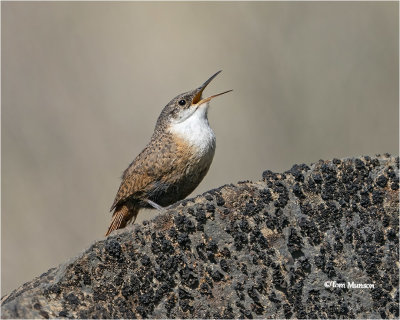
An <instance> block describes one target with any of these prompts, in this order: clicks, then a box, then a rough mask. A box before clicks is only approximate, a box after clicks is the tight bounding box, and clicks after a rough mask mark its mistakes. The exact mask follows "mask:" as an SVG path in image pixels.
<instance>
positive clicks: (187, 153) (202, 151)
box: [106, 72, 219, 235]
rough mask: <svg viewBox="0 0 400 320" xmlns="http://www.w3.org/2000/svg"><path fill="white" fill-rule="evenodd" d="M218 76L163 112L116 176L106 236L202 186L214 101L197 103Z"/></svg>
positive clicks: (209, 156)
mask: <svg viewBox="0 0 400 320" xmlns="http://www.w3.org/2000/svg"><path fill="white" fill-rule="evenodd" d="M218 73H219V72H218ZM218 73H216V74H215V75H213V76H212V77H211V78H210V79H208V80H207V81H206V82H205V83H204V84H203V85H202V86H200V87H199V88H197V89H195V90H192V91H189V92H186V93H183V94H180V95H178V96H177V97H175V98H174V99H172V100H171V101H170V102H169V103H168V104H167V105H166V106H165V107H164V109H163V110H162V112H161V114H160V116H159V118H158V120H157V124H156V127H155V130H154V133H153V136H152V138H151V140H150V142H149V144H148V145H147V146H146V147H145V148H144V150H143V151H142V152H141V153H140V154H139V155H138V156H137V157H136V158H135V160H133V162H132V163H131V164H130V165H129V167H128V168H127V169H126V170H125V171H124V173H123V175H122V182H121V185H120V187H119V189H118V192H117V195H116V197H115V200H114V203H113V205H112V206H111V211H112V210H114V213H113V219H112V222H111V225H110V227H109V229H108V231H107V234H106V235H108V234H109V233H110V232H112V231H113V230H116V229H120V228H123V227H125V226H126V225H127V224H128V223H129V222H130V221H133V222H134V220H135V219H136V216H137V214H138V212H139V210H140V209H141V208H152V207H154V204H153V205H151V204H150V203H155V204H156V205H159V206H163V207H164V206H168V205H171V204H173V203H174V202H176V201H179V200H181V199H184V198H185V197H186V196H188V195H189V194H190V193H191V192H192V191H193V190H194V189H195V188H196V187H197V186H198V185H199V183H200V182H201V181H202V180H203V178H204V177H205V175H206V174H207V172H208V169H209V168H210V165H211V162H212V159H213V157H214V153H215V136H214V133H213V131H212V129H211V128H210V126H209V124H208V119H207V109H208V106H209V100H210V99H211V98H212V97H214V96H212V97H210V98H206V99H201V94H202V91H203V90H204V88H205V87H206V86H207V85H208V83H210V81H211V80H212V79H213V78H214V77H215V76H216V75H217V74H218ZM182 101H185V102H186V104H185V105H181V104H180V103H181V102H182Z"/></svg>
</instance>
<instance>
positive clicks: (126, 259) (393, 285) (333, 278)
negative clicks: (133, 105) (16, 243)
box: [2, 155, 399, 318]
mask: <svg viewBox="0 0 400 320" xmlns="http://www.w3.org/2000/svg"><path fill="white" fill-rule="evenodd" d="M398 169H399V159H398V158H393V157H390V156H388V155H386V156H382V157H380V156H379V157H377V158H370V157H363V158H357V159H342V160H338V159H334V160H333V161H319V162H318V163H316V164H313V165H311V166H310V167H308V166H306V165H295V166H293V168H292V169H291V170H289V171H287V172H285V173H283V174H278V173H273V172H271V171H265V172H264V173H263V180H261V181H258V182H254V183H252V182H241V183H238V184H236V185H226V186H223V187H221V188H219V189H215V190H211V191H209V192H207V193H205V194H204V195H202V196H199V197H197V198H194V199H190V200H186V201H182V202H180V203H178V204H176V205H174V206H173V207H171V208H170V209H169V210H168V211H167V212H166V213H165V214H163V215H160V216H158V217H157V218H156V219H154V220H152V221H149V222H145V223H143V224H138V225H135V226H134V227H133V228H127V229H124V230H122V231H119V232H117V233H113V234H112V235H111V236H110V237H108V238H107V239H104V240H102V241H99V242H97V243H95V244H93V245H92V246H91V247H90V248H89V249H88V250H86V251H85V252H84V253H83V254H81V255H80V256H78V257H76V258H74V259H72V260H70V261H69V262H68V263H65V264H63V265H61V266H60V267H58V268H54V269H50V270H49V271H48V272H46V273H44V274H43V275H41V276H40V277H38V278H36V279H34V280H33V281H31V282H29V283H26V284H24V285H23V286H22V287H20V288H19V289H17V290H15V291H13V292H12V293H11V294H9V295H7V296H4V297H3V298H2V317H3V318H40V317H41V318H49V317H50V318H54V317H57V318H175V317H180V318H290V317H293V318H398V317H399V304H398V300H399V290H398V287H399V268H398V261H399V255H398V252H399V224H398V218H399V215H398V210H399V199H398V191H397V190H398V184H399V175H398ZM347 282H354V283H356V284H357V283H361V284H372V285H373V286H374V288H347V287H345V288H341V287H340V286H341V285H342V284H345V285H346V286H347Z"/></svg>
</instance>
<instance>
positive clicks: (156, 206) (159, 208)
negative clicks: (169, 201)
mask: <svg viewBox="0 0 400 320" xmlns="http://www.w3.org/2000/svg"><path fill="white" fill-rule="evenodd" d="M146 202H147V203H148V204H149V205H151V206H152V207H153V208H154V209H157V210H158V211H160V212H162V211H164V210H165V208H164V207H161V206H160V205H159V204H157V203H155V202H154V201H151V200H149V199H146Z"/></svg>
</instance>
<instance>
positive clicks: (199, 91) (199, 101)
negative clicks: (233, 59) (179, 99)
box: [192, 70, 232, 105]
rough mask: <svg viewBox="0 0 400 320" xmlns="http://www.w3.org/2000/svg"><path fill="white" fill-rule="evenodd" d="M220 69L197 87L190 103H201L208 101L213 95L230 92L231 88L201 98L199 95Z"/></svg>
mask: <svg viewBox="0 0 400 320" xmlns="http://www.w3.org/2000/svg"><path fill="white" fill-rule="evenodd" d="M221 71H222V70H220V71H218V72H217V73H215V74H214V75H212V76H211V77H210V78H209V79H208V80H207V81H206V82H204V83H203V84H202V85H201V86H200V87H199V88H197V90H198V92H197V93H196V95H195V96H194V98H193V101H192V105H201V104H203V103H206V102H208V101H210V100H211V99H213V98H215V97H218V96H220V95H222V94H224V93H228V92H231V91H232V90H228V91H224V92H221V93H218V94H214V95H213V96H211V97H208V98H204V99H201V95H202V93H203V91H204V89H205V88H206V87H207V85H208V84H209V83H210V82H211V81H212V80H213V79H214V78H215V77H216V76H217V75H218V74H219V73H220V72H221Z"/></svg>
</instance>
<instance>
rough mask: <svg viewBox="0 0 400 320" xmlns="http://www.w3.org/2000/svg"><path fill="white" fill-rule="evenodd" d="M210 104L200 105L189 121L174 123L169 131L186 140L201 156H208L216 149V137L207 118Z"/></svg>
mask: <svg viewBox="0 0 400 320" xmlns="http://www.w3.org/2000/svg"><path fill="white" fill-rule="evenodd" d="M207 110H208V102H207V103H205V104H202V105H200V106H199V107H198V108H197V110H196V111H195V112H194V113H193V114H192V115H190V116H189V117H188V118H187V119H185V120H184V121H182V122H179V123H173V124H172V125H171V126H170V128H169V130H170V132H171V133H173V134H176V135H178V136H179V137H180V138H181V139H183V140H185V142H186V143H188V144H189V145H190V146H193V147H195V148H196V150H197V151H198V152H199V153H201V154H206V153H209V152H210V151H212V153H214V149H215V135H214V132H213V131H212V129H211V127H210V125H209V123H208V118H207Z"/></svg>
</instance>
